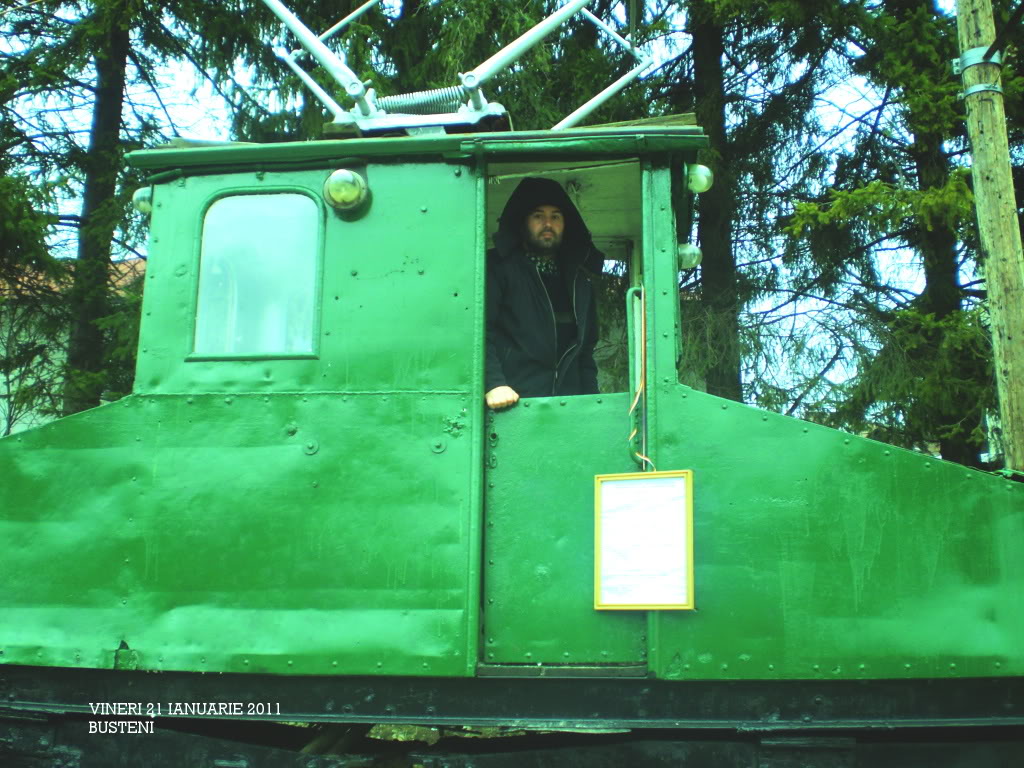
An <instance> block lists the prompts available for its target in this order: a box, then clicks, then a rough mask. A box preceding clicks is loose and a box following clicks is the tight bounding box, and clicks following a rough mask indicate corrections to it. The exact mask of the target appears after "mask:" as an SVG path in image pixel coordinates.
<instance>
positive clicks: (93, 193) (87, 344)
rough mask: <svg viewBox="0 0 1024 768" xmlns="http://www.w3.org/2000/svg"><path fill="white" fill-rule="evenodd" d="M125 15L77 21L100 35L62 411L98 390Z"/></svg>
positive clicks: (116, 9)
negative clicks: (96, 29) (96, 28)
mask: <svg viewBox="0 0 1024 768" xmlns="http://www.w3.org/2000/svg"><path fill="white" fill-rule="evenodd" d="M112 6H113V7H112ZM127 18H128V13H127V11H126V10H124V9H122V8H121V4H120V3H114V4H106V3H105V4H102V5H100V6H99V7H98V8H97V10H96V12H95V14H94V15H93V17H92V18H91V19H90V20H89V21H88V22H83V23H91V24H97V25H99V26H100V28H101V29H103V30H104V35H103V36H102V37H101V38H100V39H101V40H102V44H101V45H100V46H99V48H98V49H97V51H96V53H95V56H94V63H95V66H96V101H95V105H94V107H93V115H92V128H91V129H90V134H89V150H88V153H87V155H86V158H85V162H84V166H85V187H84V194H83V202H82V215H81V223H80V229H79V233H78V259H77V261H76V263H75V269H74V283H73V286H72V289H71V292H70V295H69V302H70V306H71V311H72V327H71V338H70V343H69V345H68V361H67V368H68V376H67V380H66V382H65V387H64V413H65V415H67V414H71V413H77V412H78V411H82V410H85V409H86V408H92V407H94V406H97V405H99V403H100V394H101V393H102V391H103V381H104V378H103V364H104V359H105V349H104V334H103V331H102V330H101V329H100V327H99V325H98V324H97V321H98V320H100V319H101V318H103V317H105V316H106V315H107V314H109V309H108V301H107V292H108V283H109V274H110V255H111V247H110V246H111V240H112V239H113V236H114V229H115V226H116V222H117V219H118V211H117V204H116V202H115V192H116V191H117V178H118V173H119V171H120V168H121V145H120V132H121V110H122V106H123V103H124V88H125V78H126V67H127V61H128V52H129V46H130V40H129V34H128V27H127V24H126V19H127Z"/></svg>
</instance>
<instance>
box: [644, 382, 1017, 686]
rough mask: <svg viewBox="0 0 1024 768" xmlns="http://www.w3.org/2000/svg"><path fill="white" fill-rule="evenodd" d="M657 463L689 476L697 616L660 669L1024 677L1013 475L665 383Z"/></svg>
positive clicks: (704, 674) (703, 674)
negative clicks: (968, 466) (691, 473)
mask: <svg viewBox="0 0 1024 768" xmlns="http://www.w3.org/2000/svg"><path fill="white" fill-rule="evenodd" d="M656 396H657V400H658V404H657V413H656V417H655V418H656V426H655V435H656V437H655V440H654V443H655V445H656V455H655V456H654V459H655V461H656V463H657V466H658V468H659V469H669V468H687V469H693V470H694V542H695V548H696V552H695V563H696V573H695V575H694V578H695V581H696V587H695V588H696V605H697V611H695V612H694V613H692V614H683V613H679V614H670V613H667V612H666V613H661V614H657V615H656V616H655V618H654V621H653V625H654V626H653V631H652V639H651V643H652V649H651V654H652V663H653V665H654V666H655V668H656V670H657V673H658V676H659V677H668V678H682V679H688V678H699V679H708V678H725V679H740V678H747V679H765V678H769V679H770V678H811V679H813V678H851V677H852V678H901V677H936V678H942V677H952V678H957V677H984V676H1003V675H1022V674H1024V486H1022V485H1021V484H1019V483H1011V482H1008V481H1006V480H1004V479H1002V478H1000V477H996V476H992V475H986V474H983V473H981V472H976V471H972V470H968V469H965V468H963V467H961V466H958V465H955V464H951V463H948V462H942V461H938V460H935V459H932V458H929V457H926V456H921V455H920V454H914V453H911V452H909V451H904V450H900V449H896V448H892V447H891V446H887V445H884V444H882V443H877V442H874V441H871V440H866V439H863V438H858V437H854V436H851V435H844V434H842V433H839V432H836V431H834V430H830V429H827V428H825V427H821V426H818V425H815V424H809V423H807V422H803V421H799V420H796V419H792V418H787V417H784V416H779V415H777V414H767V413H763V412H761V411H758V410H756V409H753V408H749V407H745V406H742V405H739V404H737V403H732V402H728V401H725V400H721V399H719V398H715V397H712V396H710V395H706V394H703V393H700V392H694V391H693V390H689V389H687V388H685V387H681V386H679V385H674V384H662V385H661V386H660V387H658V389H657V392H656Z"/></svg>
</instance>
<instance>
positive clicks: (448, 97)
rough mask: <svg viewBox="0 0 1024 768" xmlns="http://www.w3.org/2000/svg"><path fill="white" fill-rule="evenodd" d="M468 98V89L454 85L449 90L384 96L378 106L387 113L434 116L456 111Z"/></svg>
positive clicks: (436, 89)
mask: <svg viewBox="0 0 1024 768" xmlns="http://www.w3.org/2000/svg"><path fill="white" fill-rule="evenodd" d="M466 98H467V95H466V89H465V88H463V87H462V86H461V85H453V86H451V87H449V88H434V89H432V90H429V91H415V92H413V93H399V94H396V95H395V96H384V97H382V98H379V99H377V106H378V107H380V108H381V109H383V110H385V111H387V112H404V113H406V114H410V115H433V114H437V113H439V112H454V111H456V110H457V109H458V108H459V105H460V104H462V102H463V101H465V100H466Z"/></svg>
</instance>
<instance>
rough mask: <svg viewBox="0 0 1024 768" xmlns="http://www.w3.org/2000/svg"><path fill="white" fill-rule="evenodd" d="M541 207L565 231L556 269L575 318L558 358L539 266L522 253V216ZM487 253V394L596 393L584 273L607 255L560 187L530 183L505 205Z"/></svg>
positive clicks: (590, 295) (592, 320)
mask: <svg viewBox="0 0 1024 768" xmlns="http://www.w3.org/2000/svg"><path fill="white" fill-rule="evenodd" d="M540 205H555V206H558V208H559V209H560V210H561V211H562V217H563V219H564V221H565V228H564V231H563V233H562V244H561V247H560V248H559V252H558V257H557V263H558V267H559V273H560V275H561V277H562V279H563V280H565V283H566V290H567V291H568V295H569V298H570V301H571V303H572V308H573V314H574V315H575V318H576V338H575V340H574V341H573V342H571V343H570V344H569V347H568V349H566V350H565V351H564V352H563V353H562V355H561V356H560V355H559V354H558V340H557V331H556V322H555V313H554V309H553V307H552V304H551V300H550V298H549V296H548V292H547V289H546V288H545V287H544V282H543V280H542V279H541V276H540V274H539V273H538V271H537V267H536V266H534V264H533V262H532V261H530V259H529V258H528V256H527V254H526V252H525V250H524V248H523V230H524V226H525V222H526V216H527V214H528V213H530V212H531V211H532V210H533V209H534V208H536V207H537V206H540ZM494 244H495V247H494V248H493V249H492V250H491V251H490V252H489V253H488V254H487V370H486V373H485V384H486V387H485V391H488V392H489V391H490V390H492V389H494V388H495V387H500V386H502V385H507V386H509V387H512V389H514V390H515V391H516V392H517V393H518V394H519V396H520V397H545V396H551V395H585V394H594V393H596V392H597V366H596V365H595V364H594V345H595V344H596V343H597V313H596V311H595V308H594V291H593V287H592V286H591V283H590V278H589V277H588V272H600V270H601V267H602V266H603V264H604V256H603V255H602V254H601V252H600V251H598V250H597V249H596V248H594V244H593V241H592V240H591V237H590V231H589V230H588V229H587V226H586V224H584V223H583V217H581V216H580V213H579V211H578V210H576V206H575V205H574V204H573V202H572V200H570V199H569V196H568V195H567V194H566V193H565V190H563V189H562V186H561V185H560V184H559V183H558V182H556V181H553V180H551V179H540V178H527V179H523V181H522V182H520V184H519V186H518V187H516V190H515V191H514V192H513V193H512V197H511V198H509V201H508V204H507V205H506V206H505V210H504V211H502V214H501V218H500V219H499V222H498V231H497V232H496V233H495V235H494Z"/></svg>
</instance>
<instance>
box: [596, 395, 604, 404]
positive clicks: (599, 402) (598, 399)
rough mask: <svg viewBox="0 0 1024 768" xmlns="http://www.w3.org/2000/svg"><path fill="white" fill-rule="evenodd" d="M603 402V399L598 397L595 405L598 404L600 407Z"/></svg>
mask: <svg viewBox="0 0 1024 768" xmlns="http://www.w3.org/2000/svg"><path fill="white" fill-rule="evenodd" d="M603 402H604V399H603V398H600V397H599V398H597V404H598V405H600V404H601V403H603Z"/></svg>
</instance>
